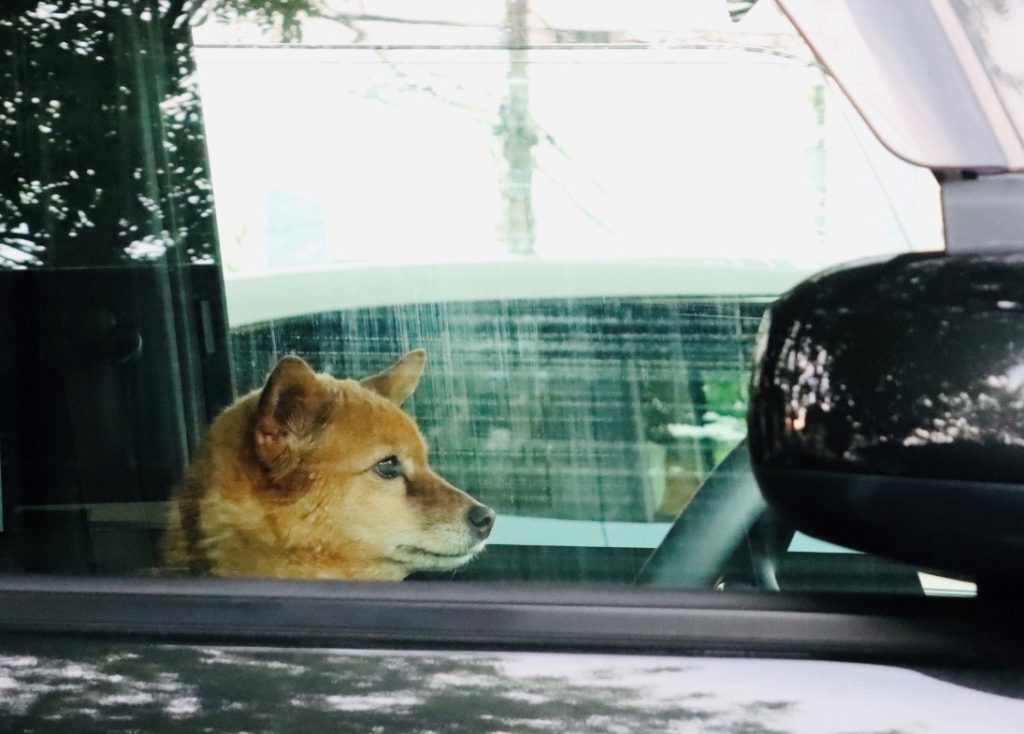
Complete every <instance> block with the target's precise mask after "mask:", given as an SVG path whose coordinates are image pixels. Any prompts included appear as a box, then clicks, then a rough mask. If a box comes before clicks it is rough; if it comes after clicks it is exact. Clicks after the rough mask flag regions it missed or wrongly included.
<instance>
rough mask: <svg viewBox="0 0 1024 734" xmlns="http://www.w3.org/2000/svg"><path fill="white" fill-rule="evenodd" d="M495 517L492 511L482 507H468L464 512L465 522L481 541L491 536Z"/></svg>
mask: <svg viewBox="0 0 1024 734" xmlns="http://www.w3.org/2000/svg"><path fill="white" fill-rule="evenodd" d="M495 517H496V515H495V513H494V510H492V509H491V508H490V507H485V506H484V505H475V506H474V507H470V508H469V510H468V511H467V512H466V522H468V523H469V526H470V527H471V528H473V531H474V532H475V533H476V534H477V535H478V536H480V539H481V540H483V539H484V538H486V537H487V536H488V535H490V534H491V528H493V527H494V518H495Z"/></svg>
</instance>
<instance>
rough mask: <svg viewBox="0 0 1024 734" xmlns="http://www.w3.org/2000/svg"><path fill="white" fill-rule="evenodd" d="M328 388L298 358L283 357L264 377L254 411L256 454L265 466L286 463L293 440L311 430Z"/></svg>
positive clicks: (320, 410)
mask: <svg viewBox="0 0 1024 734" xmlns="http://www.w3.org/2000/svg"><path fill="white" fill-rule="evenodd" d="M326 395H327V389H326V388H325V387H324V386H323V385H322V384H320V381H319V380H318V379H317V377H316V373H314V372H313V370H312V368H310V366H309V365H308V364H306V363H305V362H304V361H303V360H302V359H301V358H299V357H295V356H287V357H282V358H281V361H280V362H278V363H277V366H276V367H274V371H273V372H271V373H270V377H268V378H267V384H266V385H264V386H263V392H262V393H260V402H259V405H258V407H257V409H256V424H255V426H254V431H255V435H254V436H253V440H254V442H255V447H256V455H257V457H259V460H260V461H261V462H262V463H263V465H264V466H266V467H268V468H270V467H273V466H274V465H278V466H280V465H282V464H284V463H287V460H288V458H289V455H290V453H291V450H292V448H293V445H294V439H296V438H299V437H301V436H302V435H304V434H305V433H306V432H307V431H308V430H309V429H310V428H312V426H313V424H314V422H315V421H316V418H317V416H318V415H320V414H321V413H322V412H323V411H322V408H323V405H324V403H325V398H326Z"/></svg>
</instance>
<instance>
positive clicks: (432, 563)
mask: <svg viewBox="0 0 1024 734" xmlns="http://www.w3.org/2000/svg"><path fill="white" fill-rule="evenodd" d="M483 549H484V542H483V541H480V542H479V543H477V544H476V545H473V546H470V547H469V548H467V549H466V550H464V551H461V552H458V553H443V552H440V551H434V550H430V549H429V548H424V547H422V546H418V545H400V546H398V547H397V548H396V550H397V551H398V552H399V553H400V554H401V556H402V562H403V563H404V564H406V565H408V566H410V567H414V568H417V569H422V570H424V571H426V570H445V569H453V568H458V567H459V566H461V565H463V564H465V563H468V562H469V561H470V560H472V558H473V557H474V556H475V555H477V554H478V553H479V552H480V551H482V550H483Z"/></svg>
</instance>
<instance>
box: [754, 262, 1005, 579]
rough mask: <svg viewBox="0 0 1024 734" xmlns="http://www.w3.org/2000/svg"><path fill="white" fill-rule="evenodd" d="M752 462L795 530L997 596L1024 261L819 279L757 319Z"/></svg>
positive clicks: (853, 270) (849, 269) (840, 271)
mask: <svg viewBox="0 0 1024 734" xmlns="http://www.w3.org/2000/svg"><path fill="white" fill-rule="evenodd" d="M749 431H750V451H751V463H752V466H753V470H754V473H755V475H756V477H757V480H758V483H759V485H760V486H761V491H762V493H763V494H764V496H765V499H766V500H767V501H768V502H769V503H770V504H771V505H773V506H775V507H777V508H778V509H780V510H781V511H782V512H783V513H785V515H786V516H787V517H789V518H790V519H791V520H792V521H793V522H794V523H795V525H796V526H797V527H798V528H799V529H800V530H802V531H804V532H806V533H808V534H810V535H814V536H816V537H819V538H822V539H824V540H828V541H831V542H834V543H839V544H841V545H844V546H848V547H850V548H855V549H858V550H862V551H866V552H869V553H874V554H878V555H883V556H889V557H892V558H895V559H898V560H902V561H906V562H908V563H912V564H916V565H918V566H921V567H925V568H932V569H938V570H941V571H944V572H947V573H952V574H954V575H966V576H969V577H972V578H975V579H991V580H992V581H993V582H998V583H999V584H1000V585H1005V584H1006V583H1009V584H1013V585H1019V584H1020V582H1019V579H1021V578H1022V577H1021V575H1020V574H1021V572H1022V571H1024V254H1022V253H1018V254H999V255H971V256H967V255H962V256H950V255H946V254H943V253H928V254H910V255H904V256H899V257H896V258H893V259H889V260H885V261H872V262H864V263H855V264H853V265H849V266H843V267H840V268H836V269H833V270H830V271H827V272H825V273H823V274H821V275H818V276H815V277H813V278H811V279H809V280H807V281H805V282H804V283H802V284H801V285H799V286H797V287H796V288H794V289H793V290H792V291H790V292H789V293H787V294H786V295H785V296H783V297H782V298H780V299H779V300H778V301H777V302H776V303H775V304H773V305H772V306H771V308H770V309H769V310H768V312H767V313H766V314H765V317H764V321H763V322H762V325H761V330H760V332H759V334H758V342H757V347H756V351H755V365H754V373H753V378H752V382H751V395H750V412H749Z"/></svg>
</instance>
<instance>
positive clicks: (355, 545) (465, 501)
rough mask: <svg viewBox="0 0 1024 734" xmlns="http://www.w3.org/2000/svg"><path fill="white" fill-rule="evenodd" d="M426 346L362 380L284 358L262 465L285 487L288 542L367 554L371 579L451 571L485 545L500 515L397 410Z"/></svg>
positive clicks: (261, 416)
mask: <svg viewBox="0 0 1024 734" xmlns="http://www.w3.org/2000/svg"><path fill="white" fill-rule="evenodd" d="M425 363H426V352H424V351H423V350H417V351H413V352H410V353H408V354H406V355H405V356H404V357H402V358H401V359H400V360H398V361H397V362H396V363H395V364H393V365H392V366H391V367H389V368H388V369H387V370H385V371H384V372H381V373H379V374H376V375H373V376H371V377H367V378H365V379H363V380H360V381H355V380H339V379H336V378H334V377H331V376H329V375H324V374H316V373H314V372H313V370H312V369H310V367H309V365H307V364H306V363H305V362H304V361H302V360H301V359H300V358H298V357H285V358H284V359H282V360H281V361H280V362H279V363H278V365H277V367H275V368H274V371H273V372H272V373H271V375H270V377H269V378H268V380H267V384H266V385H265V386H264V388H263V391H262V392H261V394H260V397H259V402H258V407H257V408H256V412H255V417H254V422H253V437H252V440H253V448H254V451H255V455H256V459H257V461H258V462H259V463H260V464H261V465H262V467H263V468H264V471H265V472H266V476H267V477H268V479H269V485H270V491H271V492H272V493H277V494H278V495H279V499H280V502H281V505H280V506H282V507H284V506H287V512H285V513H282V516H281V520H284V521H286V522H288V524H289V527H287V528H283V529H282V533H283V534H284V535H285V536H286V540H287V542H288V543H289V545H290V546H292V547H295V548H307V549H308V548H310V547H315V548H316V549H317V552H318V553H320V554H321V555H322V556H323V557H325V558H329V557H331V555H332V554H333V555H335V556H337V557H339V558H344V559H345V560H346V561H347V562H350V563H351V562H352V561H353V560H358V561H359V562H361V563H363V564H364V565H365V571H363V570H360V571H359V573H358V575H359V576H360V577H365V578H395V577H397V578H403V577H404V576H405V575H407V574H408V573H410V572H412V571H423V570H449V569H454V568H457V567H459V566H461V565H462V564H464V563H466V562H467V561H468V560H469V559H471V558H472V557H473V556H474V555H476V554H477V553H479V552H480V551H481V550H482V549H483V546H484V541H485V540H486V538H487V536H488V535H489V534H490V532H491V528H492V526H493V524H494V518H495V513H494V511H493V510H491V509H490V508H488V507H486V506H485V505H482V504H480V503H479V502H477V501H476V500H474V499H473V498H472V497H470V496H469V495H468V494H466V493H465V492H463V491H461V490H459V489H456V488H455V487H453V486H452V485H451V484H449V483H448V482H446V481H445V480H444V479H442V478H441V477H440V476H439V475H438V474H436V473H435V472H434V471H433V470H432V469H431V468H430V465H429V463H428V460H427V446H426V443H425V442H424V440H423V437H422V436H421V435H420V432H419V429H418V428H417V427H416V424H415V423H414V422H413V420H412V418H410V417H409V416H408V415H407V414H406V413H404V412H403V411H402V410H401V408H400V407H399V406H400V405H401V404H402V403H403V402H404V401H405V400H406V398H408V397H409V396H410V395H411V394H412V393H413V390H415V389H416V385H417V383H418V382H419V379H420V375H421V374H422V372H423V367H424V365H425Z"/></svg>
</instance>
